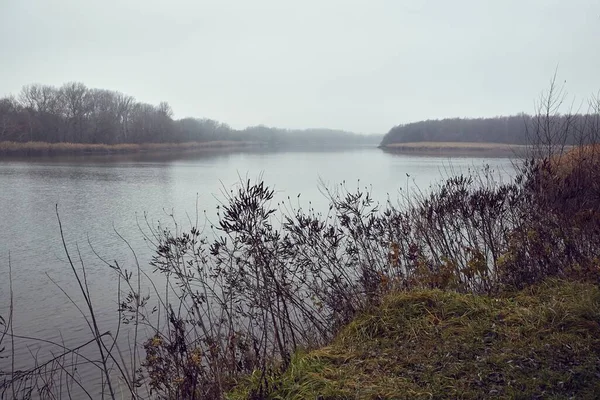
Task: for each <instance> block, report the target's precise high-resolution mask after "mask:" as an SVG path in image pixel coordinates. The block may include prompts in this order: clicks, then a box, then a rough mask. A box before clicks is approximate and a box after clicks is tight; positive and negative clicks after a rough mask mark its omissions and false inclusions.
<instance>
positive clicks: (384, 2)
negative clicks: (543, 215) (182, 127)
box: [0, 0, 600, 133]
mask: <svg viewBox="0 0 600 400" xmlns="http://www.w3.org/2000/svg"><path fill="white" fill-rule="evenodd" d="M0 50H1V53H0V94H8V93H15V94H16V93H18V91H19V90H20V88H21V86H22V85H24V84H28V83H35V82H37V83H44V84H52V85H61V84H62V83H64V82H67V81H81V82H83V83H85V84H86V85H88V86H90V87H99V88H106V89H114V90H119V91H121V92H125V93H127V94H130V95H133V96H134V97H136V99H138V100H140V101H145V102H151V103H158V102H159V101H162V100H165V101H168V102H169V103H170V104H171V106H172V108H173V109H174V111H175V116H176V117H185V116H194V117H208V118H213V119H217V120H220V121H223V122H226V123H229V124H230V125H232V126H233V127H235V128H242V127H245V126H248V125H257V124H265V125H269V126H278V127H284V128H308V127H326V128H340V129H346V130H352V131H357V132H365V133H371V132H376V133H384V132H387V131H388V130H389V129H390V128H391V127H392V126H393V125H396V124H399V123H405V122H410V121H416V120H422V119H427V118H442V117H454V116H457V117H458V116H460V117H469V116H495V115H501V114H512V113H517V112H521V111H525V112H532V111H533V102H534V100H535V98H536V97H537V96H538V95H539V94H540V92H541V91H542V90H544V89H545V88H546V87H547V86H548V82H549V80H550V78H551V77H552V75H553V73H554V70H555V69H556V67H557V66H558V76H559V78H560V79H561V81H564V80H566V87H567V90H568V92H569V94H570V95H572V96H576V97H577V99H579V100H582V99H584V98H586V97H589V96H590V95H591V94H593V93H595V92H597V91H598V90H599V89H600V1H598V0H568V1H567V0H562V1H558V0H518V1H517V0H509V1H507V0H502V1H500V0H497V1H481V0H453V1H449V0H361V1H358V0H302V1H299V0H296V1H285V0H252V1H250V0H235V1H233V0H230V1H227V0H210V1H208V0H196V1H193V0H189V1H183V0H171V1H158V0H97V1H92V0H86V1H83V0H37V1H33V0H0Z"/></svg>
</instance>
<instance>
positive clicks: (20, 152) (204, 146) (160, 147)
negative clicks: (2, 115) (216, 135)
mask: <svg viewBox="0 0 600 400" xmlns="http://www.w3.org/2000/svg"><path fill="white" fill-rule="evenodd" d="M259 145H260V144H259V143H257V142H243V141H226V140H221V141H211V142H185V143H123V144H89V143H47V142H24V143H22V142H0V156H20V157H22V156H54V155H90V154H98V155H100V154H132V153H158V152H201V151H212V150H223V149H239V148H247V147H256V146H259Z"/></svg>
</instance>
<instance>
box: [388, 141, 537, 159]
mask: <svg viewBox="0 0 600 400" xmlns="http://www.w3.org/2000/svg"><path fill="white" fill-rule="evenodd" d="M380 148H381V149H383V150H384V151H388V152H392V153H404V154H420V155H434V156H471V157H473V156H488V157H518V156H522V155H523V154H524V153H525V152H526V149H527V146H524V145H518V144H505V143H479V142H409V143H391V144H387V145H383V146H380Z"/></svg>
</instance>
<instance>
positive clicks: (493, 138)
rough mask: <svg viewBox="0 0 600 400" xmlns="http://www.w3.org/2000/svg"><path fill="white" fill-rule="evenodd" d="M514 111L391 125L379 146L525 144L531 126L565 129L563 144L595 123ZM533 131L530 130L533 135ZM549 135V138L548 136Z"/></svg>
mask: <svg viewBox="0 0 600 400" xmlns="http://www.w3.org/2000/svg"><path fill="white" fill-rule="evenodd" d="M544 118H545V120H544V124H545V125H547V126H545V127H542V126H541V125H540V116H531V115H528V114H518V115H512V116H505V117H502V116H501V117H493V118H447V119H439V120H427V121H419V122H412V123H408V124H404V125H398V126H395V127H393V128H392V129H391V130H390V131H389V132H388V133H387V134H386V135H385V136H384V137H383V140H382V142H381V146H382V147H385V146H389V145H391V144H394V143H415V142H463V143H465V142H474V143H502V144H518V145H526V144H530V143H531V139H532V134H534V130H538V129H539V128H543V129H545V130H546V131H548V132H550V131H561V132H567V133H568V135H566V136H565V137H564V139H565V140H566V143H564V144H581V143H580V141H581V140H582V137H581V136H580V135H577V132H576V131H577V129H572V128H571V127H578V126H579V127H581V126H585V125H586V124H590V123H591V124H597V123H598V115H597V114H564V115H561V114H555V115H548V116H544ZM536 135H537V133H535V134H534V136H536ZM548 139H550V138H548Z"/></svg>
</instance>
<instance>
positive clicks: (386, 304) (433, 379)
mask: <svg viewBox="0 0 600 400" xmlns="http://www.w3.org/2000/svg"><path fill="white" fill-rule="evenodd" d="M599 302H600V290H599V289H598V287H597V286H596V285H593V284H585V283H576V282H566V281H557V280H549V281H547V282H545V283H542V284H540V285H537V286H534V287H531V288H528V289H525V290H523V291H520V292H517V293H509V294H503V295H498V296H494V297H489V296H483V295H466V294H459V293H456V292H453V291H447V290H413V291H408V292H400V293H395V294H390V295H388V296H387V297H386V298H385V299H384V301H383V303H382V305H381V306H379V307H377V308H374V309H372V310H367V311H365V312H364V313H362V314H361V315H359V316H358V317H357V318H356V319H355V320H354V321H353V322H351V323H350V324H349V325H348V326H347V327H346V328H344V329H343V330H342V331H341V332H340V334H339V335H338V336H337V337H336V339H335V340H334V341H333V342H332V343H331V344H330V345H328V346H326V347H323V348H320V349H318V350H314V351H311V352H309V353H307V354H297V355H296V356H294V358H293V360H292V362H291V364H290V366H289V367H288V368H287V369H286V370H285V371H284V372H283V373H282V374H280V375H273V376H271V377H270V379H269V382H270V385H269V387H270V388H271V391H270V393H268V394H265V395H264V398H269V399H284V398H285V399H291V398H294V399H316V398H319V399H400V398H415V399H420V398H423V399H429V398H436V399H441V398H452V399H454V398H463V399H476V398H523V399H533V398H574V397H577V398H595V394H597V393H599V392H600V381H599V380H598V376H599V374H600V365H599V364H598V361H597V360H598V358H599V357H600V324H599V321H600V311H599V310H598V307H597V304H598V303H599ZM253 378H256V377H250V378H249V380H248V381H247V382H245V383H243V384H241V385H240V386H239V387H238V388H237V389H236V390H234V391H233V392H231V393H230V394H229V397H228V398H229V399H231V400H234V399H248V398H252V397H251V395H250V393H251V392H252V386H253V381H252V380H253Z"/></svg>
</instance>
